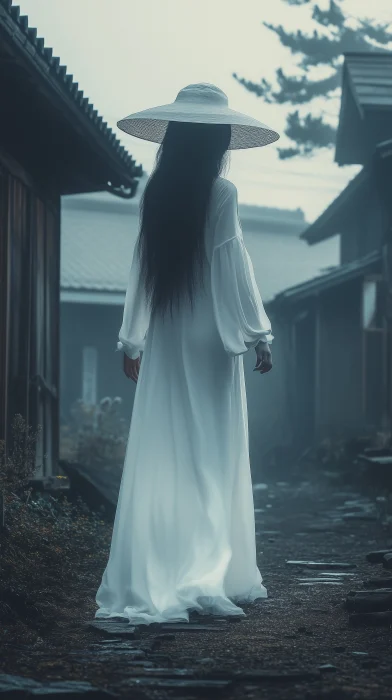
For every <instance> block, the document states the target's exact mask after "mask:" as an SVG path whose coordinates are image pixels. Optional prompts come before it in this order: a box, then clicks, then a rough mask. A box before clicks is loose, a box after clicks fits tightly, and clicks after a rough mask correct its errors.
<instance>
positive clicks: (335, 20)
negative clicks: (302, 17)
mask: <svg viewBox="0 0 392 700" xmlns="http://www.w3.org/2000/svg"><path fill="white" fill-rule="evenodd" d="M312 18H313V19H314V20H315V22H318V24H321V25H322V26H323V27H331V26H332V27H337V28H338V29H341V28H342V27H344V24H345V21H346V17H345V15H344V14H343V12H342V10H341V9H340V7H338V6H337V4H336V2H334V0H331V1H330V3H329V8H328V10H321V8H320V7H319V6H318V5H315V6H314V7H313V12H312Z"/></svg>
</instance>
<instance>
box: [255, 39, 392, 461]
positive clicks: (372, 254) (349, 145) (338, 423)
mask: <svg viewBox="0 0 392 700" xmlns="http://www.w3.org/2000/svg"><path fill="white" fill-rule="evenodd" d="M342 88H343V89H342V103H341V111H340V118H339V127H338V135H337V143H336V155H335V159H336V161H337V162H338V163H339V164H340V165H347V164H357V165H361V166H362V169H361V170H360V171H359V172H358V174H357V175H356V176H355V177H354V178H353V179H352V180H351V182H349V184H348V185H347V186H346V187H345V189H344V190H343V191H342V192H341V193H340V194H339V196H338V197H337V198H336V199H335V200H334V201H333V202H332V203H331V204H330V206H329V207H328V208H327V209H326V210H325V211H324V212H323V213H322V214H321V216H320V217H319V218H318V219H317V220H316V221H315V222H314V223H313V224H312V225H311V226H310V227H308V228H307V230H306V231H305V232H304V233H303V234H302V237H303V238H304V239H305V240H306V241H307V242H308V243H309V244H310V245H315V244H317V245H319V244H320V242H324V241H325V240H327V239H329V238H331V237H333V236H338V237H339V239H340V266H339V267H337V268H336V269H335V270H333V271H331V272H330V273H328V274H326V275H321V276H319V277H316V278H315V279H313V280H311V281H310V282H307V283H305V284H303V285H297V286H294V287H292V288H289V289H286V290H284V291H283V292H282V293H281V294H279V295H277V296H276V297H275V299H274V300H273V301H272V303H271V304H270V305H269V312H270V314H271V316H272V318H273V321H274V328H275V332H276V335H277V337H278V338H279V337H280V344H281V346H283V347H282V349H281V357H280V361H281V367H279V370H278V371H279V372H282V373H283V376H284V386H285V388H284V390H282V391H281V393H280V394H279V397H278V399H277V406H276V411H277V412H279V411H280V414H281V422H280V424H279V430H280V432H281V434H284V435H285V439H286V441H287V443H288V444H290V445H292V446H293V447H294V448H295V450H296V451H298V450H301V449H303V448H304V447H306V446H309V445H311V444H312V443H314V442H317V441H319V440H321V439H323V438H325V437H338V436H339V437H343V436H346V437H348V436H354V435H358V434H360V433H363V434H364V433H369V432H370V433H374V432H375V431H377V430H390V429H391V424H392V414H391V399H392V383H391V375H392V364H391V349H392V348H391V320H390V318H391V311H390V310H389V311H388V309H391V308H392V305H391V304H388V303H387V302H388V296H391V295H389V294H388V288H389V289H391V279H392V276H391V274H390V270H391V269H392V268H391V262H392V256H391V254H390V249H391V240H390V239H391V221H392V212H391V200H392V195H391V193H392V168H391V161H392V157H391V154H392V141H391V139H392V54H391V53H380V54H379V53H363V54H357V53H355V54H347V55H345V63H344V70H343V86H342Z"/></svg>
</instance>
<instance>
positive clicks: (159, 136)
mask: <svg viewBox="0 0 392 700" xmlns="http://www.w3.org/2000/svg"><path fill="white" fill-rule="evenodd" d="M169 122H192V123H194V124H230V125H231V141H230V146H229V149H230V150H233V149H239V148H255V147H257V146H267V145H268V144H269V143H273V142H274V141H277V140H278V138H279V134H278V133H277V132H276V131H274V130H273V129H271V128H270V127H269V126H266V125H265V124H262V123H261V122H259V121H258V120H257V119H254V118H253V117H249V116H248V115H247V114H242V113H241V112H236V111H235V110H234V109H230V108H229V104H228V99H227V95H225V93H224V92H223V91H222V90H220V89H219V88H218V87H216V86H215V85H210V84H209V83H196V84H195V85H187V86H186V87H184V88H183V89H182V90H180V92H179V93H178V95H177V97H176V99H175V101H174V102H171V103H170V104H167V105H161V106H160V107H152V108H150V109H145V110H143V111H142V112H136V113H135V114H130V115H129V116H128V117H124V119H120V121H119V122H117V126H118V127H119V129H122V131H125V132H126V133H127V134H131V136H136V137H137V138H139V139H144V140H145V141H153V142H154V143H162V141H163V138H164V136H165V133H166V128H167V125H168V123H169Z"/></svg>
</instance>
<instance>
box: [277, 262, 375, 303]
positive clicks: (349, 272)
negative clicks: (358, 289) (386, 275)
mask: <svg viewBox="0 0 392 700" xmlns="http://www.w3.org/2000/svg"><path fill="white" fill-rule="evenodd" d="M380 261H381V253H380V251H379V250H375V251H372V252H371V253H369V254H368V255H366V256H365V257H363V258H360V259H359V260H355V261H354V262H352V263H348V264H346V265H339V266H338V267H336V268H335V269H334V270H332V271H331V272H327V273H325V274H323V275H319V276H318V277H314V278H313V279H311V280H308V281H307V282H302V283H301V284H298V285H296V286H295V287H290V288H289V289H285V290H284V291H283V292H280V293H279V294H278V295H277V296H276V297H274V299H272V300H271V302H270V304H269V305H270V307H272V306H273V307H274V308H275V307H277V306H280V305H281V304H282V303H283V304H285V303H290V302H297V301H300V300H301V299H304V298H306V297H310V296H317V295H318V294H319V293H320V292H323V291H325V290H327V289H330V288H331V287H335V286H337V285H339V284H344V283H345V282H348V281H350V280H352V279H355V278H356V277H359V276H361V275H362V274H364V273H366V272H367V271H368V270H369V269H371V268H373V267H374V266H375V265H376V264H377V263H379V262H380Z"/></svg>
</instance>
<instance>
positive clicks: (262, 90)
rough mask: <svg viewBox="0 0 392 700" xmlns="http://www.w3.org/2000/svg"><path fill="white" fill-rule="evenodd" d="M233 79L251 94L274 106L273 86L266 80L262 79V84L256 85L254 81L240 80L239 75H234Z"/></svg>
mask: <svg viewBox="0 0 392 700" xmlns="http://www.w3.org/2000/svg"><path fill="white" fill-rule="evenodd" d="M233 78H235V80H236V81H237V82H238V83H240V85H243V86H244V87H245V88H246V89H247V90H249V92H253V93H254V94H255V95H257V97H262V98H263V99H264V102H266V103H267V104H272V102H274V100H273V99H272V96H271V93H272V85H271V83H269V82H268V81H267V80H265V78H262V79H261V81H260V83H254V82H252V80H246V78H240V77H239V76H238V75H237V73H233Z"/></svg>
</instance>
